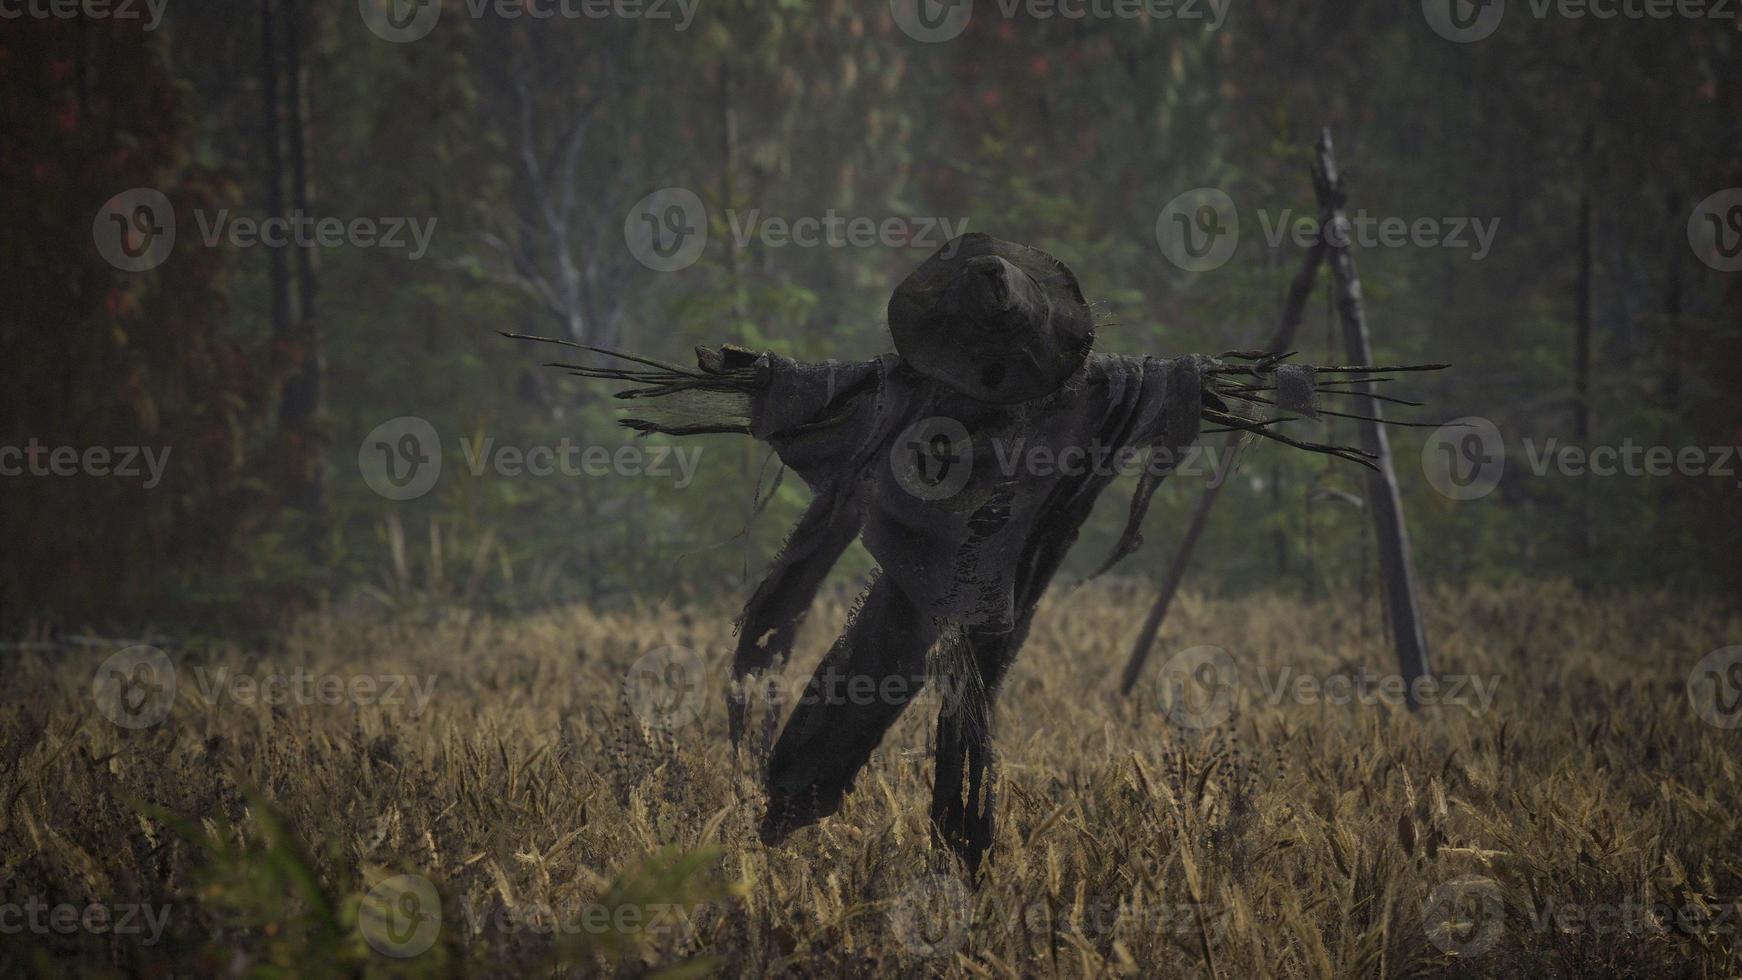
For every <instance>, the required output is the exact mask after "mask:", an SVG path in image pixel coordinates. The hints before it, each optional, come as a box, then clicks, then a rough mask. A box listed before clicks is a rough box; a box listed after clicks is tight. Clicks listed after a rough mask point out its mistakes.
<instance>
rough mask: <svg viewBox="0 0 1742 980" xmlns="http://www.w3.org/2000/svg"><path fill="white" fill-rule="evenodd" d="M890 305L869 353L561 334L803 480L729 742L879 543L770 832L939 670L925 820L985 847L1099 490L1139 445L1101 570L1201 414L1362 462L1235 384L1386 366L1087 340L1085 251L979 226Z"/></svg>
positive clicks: (953, 838) (1295, 383)
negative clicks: (830, 597) (1009, 754)
mask: <svg viewBox="0 0 1742 980" xmlns="http://www.w3.org/2000/svg"><path fill="white" fill-rule="evenodd" d="M888 317H889V331H890V333H891V335H892V336H893V339H894V346H895V353H892V354H885V355H883V356H881V357H878V358H876V359H874V360H871V361H866V362H859V363H842V362H837V361H832V360H831V361H823V362H820V363H811V362H801V361H796V360H792V359H790V358H786V357H782V356H780V355H777V354H772V353H758V352H752V351H748V350H744V349H741V348H737V347H732V346H726V347H722V348H719V349H710V348H698V349H697V352H696V353H697V367H695V368H689V367H685V366H682V365H676V364H668V363H664V362H660V361H655V360H652V359H649V358H643V357H637V356H634V355H629V354H623V353H621V352H617V351H609V350H605V349H602V348H593V347H587V346H585V345H578V344H566V342H562V341H557V343H565V344H566V345H567V346H572V347H581V348H582V349H585V350H589V351H593V352H595V353H600V354H606V355H609V356H612V357H615V358H619V359H622V360H625V361H627V362H630V364H631V366H630V367H626V368H620V367H599V366H590V365H568V364H565V365H553V366H558V367H566V368H569V369H570V370H571V371H572V372H573V373H575V374H578V375H580V376H583V377H588V378H598V379H605V380H614V381H623V382H631V383H632V384H633V387H630V388H627V389H625V390H622V391H620V392H618V397H619V398H627V399H636V400H641V401H640V404H642V405H645V406H646V407H645V409H644V410H642V411H639V412H638V413H637V414H636V417H633V418H628V419H624V420H623V424H625V425H628V426H630V427H632V428H635V429H637V430H639V431H641V432H643V433H647V432H661V433H668V434H672V435H692V434H698V433H718V432H737V433H748V434H749V435H751V436H753V437H755V438H757V439H759V440H762V441H764V442H767V443H769V444H770V445H771V446H772V447H773V448H774V450H775V452H776V453H777V454H778V456H779V458H780V460H781V462H782V463H783V464H784V465H785V466H786V467H788V468H789V469H791V470H792V471H794V472H796V473H797V474H798V475H799V476H800V477H801V478H802V479H803V480H804V481H805V483H807V484H808V485H809V487H810V489H811V492H812V498H811V501H810V504H809V506H808V507H807V508H806V510H805V512H804V515H803V516H802V517H801V518H800V519H799V522H798V524H797V525H796V526H795V527H794V528H793V530H792V533H791V535H790V536H789V537H788V539H787V542H786V544H785V546H784V548H783V549H782V551H781V552H780V554H779V556H778V557H777V558H776V559H775V561H774V563H773V567H772V568H771V569H770V571H769V572H768V574H767V576H766V577H765V578H764V579H763V580H762V582H761V584H760V585H759V586H758V587H757V588H756V590H755V592H754V593H753V594H752V596H751V598H750V600H749V603H748V604H747V605H746V606H745V609H744V612H743V615H742V617H741V619H740V620H739V624H738V625H739V640H738V646H737V650H736V654H735V657H734V662H733V683H732V685H731V688H730V690H729V692H728V719H729V726H730V730H731V737H732V741H733V744H734V746H737V745H739V744H740V743H741V742H742V741H743V739H744V736H745V729H746V724H747V721H746V715H747V707H748V701H749V697H748V692H749V691H751V690H752V689H753V685H754V682H755V680H756V678H757V677H758V676H760V675H763V674H764V673H765V672H767V671H769V670H770V669H771V668H773V667H775V666H776V665H777V664H780V665H784V664H785V662H786V661H787V660H788V658H789V657H790V655H791V653H792V646H793V641H794V638H795V636H796V634H797V631H798V627H799V624H800V622H801V621H802V620H803V618H804V616H805V613H806V611H807V610H808V608H809V607H810V605H811V602H812V600H813V599H814V598H815V596H816V594H817V591H818V589H819V587H820V586H821V584H822V582H823V579H824V578H825V577H826V576H827V574H828V572H829V570H830V569H831V568H832V567H833V565H834V564H835V562H836V560H837V559H839V558H840V556H841V554H842V552H844V551H845V550H846V548H847V546H848V545H850V544H851V543H852V542H853V540H854V539H855V538H860V539H862V540H863V541H864V544H865V547H866V549H867V550H868V551H869V552H870V554H871V555H872V557H873V558H874V559H875V560H876V562H877V565H878V570H877V571H876V573H875V574H874V578H873V580H872V582H871V584H870V586H869V588H868V590H867V591H866V592H865V594H864V596H863V598H862V599H861V601H860V603H859V605H858V607H857V608H856V609H855V610H854V612H853V613H852V615H851V618H850V620H849V622H848V623H847V625H846V629H845V630H844V632H843V633H842V634H841V636H840V638H839V639H838V640H836V641H835V644H834V646H833V647H832V648H831V649H830V650H829V652H828V654H827V655H826V656H825V657H824V658H823V661H822V663H821V664H820V665H819V666H818V667H817V669H816V672H815V673H814V674H813V676H812V677H811V680H810V682H809V684H808V685H807V687H806V690H805V696H804V697H803V698H801V699H800V701H799V703H798V705H797V706H796V707H795V708H794V710H793V712H792V715H791V717H790V718H789V719H788V720H787V722H786V726H785V728H784V730H782V731H781V733H780V736H779V739H778V741H776V742H775V744H774V746H773V749H772V753H771V754H770V755H769V756H768V757H767V759H766V771H765V776H766V786H767V793H768V809H767V812H766V816H765V818H764V820H763V823H762V828H761V836H762V839H763V840H764V841H765V842H767V843H769V844H778V843H780V842H781V841H783V840H784V839H785V838H786V837H787V836H788V835H789V834H791V833H792V832H793V831H795V830H797V829H799V828H802V827H805V826H807V825H809V824H812V823H815V822H817V821H818V820H820V819H822V818H824V817H826V816H829V815H831V814H833V813H835V812H836V811H837V810H838V809H839V808H840V806H841V801H842V798H843V797H844V796H845V795H846V794H847V793H848V792H849V791H850V789H851V788H852V784H853V780H854V778H855V776H856V775H857V774H858V773H859V771H860V769H861V768H862V767H863V766H864V765H865V763H866V761H867V760H868V759H869V758H870V755H871V752H872V750H873V749H875V748H876V747H877V744H878V743H879V742H880V741H881V740H882V738H883V735H884V733H885V732H886V731H887V730H888V729H889V727H890V726H891V725H892V724H893V723H894V722H895V720H896V719H897V718H898V717H899V716H900V715H901V713H902V711H903V710H904V709H905V708H906V707H907V705H908V704H909V703H910V702H911V701H912V700H914V698H915V697H916V696H917V695H918V694H919V693H920V684H919V683H908V681H909V680H910V679H913V678H920V679H921V681H920V683H923V679H924V678H927V677H929V678H930V679H931V681H932V682H933V683H936V684H939V685H941V686H942V688H943V690H944V692H945V697H944V702H943V705H942V708H941V709H940V712H939V719H938V732H937V739H936V774H935V778H934V782H933V791H932V803H931V820H932V826H933V829H934V833H935V835H936V837H937V838H938V839H939V840H940V842H941V843H943V844H945V845H946V846H948V847H949V848H951V849H952V850H954V851H955V852H956V853H957V854H959V855H960V856H961V857H962V858H963V860H964V861H965V862H966V864H967V865H968V866H969V868H970V869H972V868H977V867H978V865H979V863H980V860H981V858H982V856H983V855H984V853H985V851H986V849H987V848H988V847H989V846H990V844H991V841H992V835H993V788H994V781H995V770H994V761H993V744H992V732H993V710H992V708H993V701H994V698H995V696H996V694H997V691H998V688H999V685H1000V683H1001V682H1002V681H1003V679H1004V676H1005V674H1006V672H1008V671H1009V669H1010V666H1011V664H1012V663H1013V662H1014V661H1015V659H1016V655H1017V652H1018V651H1019V650H1020V649H1021V648H1022V644H1023V640H1024V639H1025V638H1026V636H1027V634H1028V630H1029V626H1030V624H1031V623H1032V621H1033V618H1034V611H1035V607H1036V605H1037V604H1038V603H1039V601H1040V598H1041V595H1042V593H1043V592H1045V590H1046V587H1047V584H1048V583H1049V582H1050V581H1052V579H1053V576H1054V575H1055V574H1057V572H1058V570H1059V567H1060V565H1061V563H1062V562H1063V561H1064V558H1065V555H1066V553H1067V552H1068V551H1069V550H1070V547H1071V545H1072V543H1073V542H1075V540H1076V538H1077V534H1078V532H1079V530H1080V529H1081V527H1082V525H1083V522H1084V521H1085V520H1086V519H1087V518H1088V516H1089V512H1090V509H1091V508H1092V507H1093V505H1094V503H1095V500H1096V498H1097V497H1098V496H1099V495H1100V493H1101V491H1102V490H1104V489H1105V488H1106V487H1107V485H1108V484H1109V483H1111V482H1112V481H1113V480H1114V479H1115V478H1116V477H1117V476H1119V475H1120V474H1121V473H1122V472H1131V471H1132V469H1133V467H1132V466H1131V465H1129V464H1130V462H1131V461H1132V459H1133V458H1134V457H1136V456H1137V455H1138V454H1142V455H1143V457H1144V459H1145V462H1144V464H1143V465H1141V466H1140V467H1138V468H1137V471H1138V472H1140V473H1141V476H1140V479H1139V480H1138V483H1137V488H1136V492H1135V494H1134V495H1133V497H1132V500H1131V503H1130V508H1129V512H1128V516H1127V518H1126V525H1125V528H1124V531H1123V533H1122V534H1121V535H1120V537H1119V539H1118V542H1117V544H1116V545H1115V546H1114V549H1113V551H1112V553H1111V554H1110V555H1109V556H1108V557H1107V559H1106V561H1105V562H1103V563H1102V565H1101V571H1105V570H1106V569H1107V568H1109V567H1111V566H1112V565H1113V564H1114V563H1116V562H1118V561H1119V560H1120V559H1121V558H1123V557H1125V556H1126V555H1128V554H1130V553H1131V552H1132V551H1133V550H1134V549H1135V548H1136V547H1137V546H1138V544H1139V543H1140V537H1139V529H1140V527H1141V525H1142V521H1143V516H1144V513H1145V511H1146V510H1147V508H1148V505H1149V501H1150V499H1151V497H1152V496H1153V495H1154V493H1155V490H1156V488H1157V487H1158V486H1159V485H1160V483H1161V481H1162V480H1163V479H1164V478H1165V477H1166V476H1167V475H1168V474H1169V473H1171V472H1173V471H1174V470H1175V469H1177V468H1178V467H1179V465H1180V463H1181V462H1182V461H1183V460H1185V459H1186V453H1187V450H1188V448H1189V447H1190V446H1191V445H1192V443H1193V442H1194V441H1195V440H1196V439H1197V438H1198V436H1199V433H1200V424H1201V422H1202V421H1205V420H1207V421H1209V422H1211V423H1212V424H1214V425H1216V426H1218V427H1221V428H1223V429H1240V430H1244V431H1248V432H1251V433H1253V434H1254V435H1258V436H1263V437H1266V438H1272V439H1277V440H1279V441H1282V442H1285V443H1287V444H1289V445H1292V446H1296V447H1298V448H1302V449H1308V450H1312V451H1316V452H1323V453H1329V454H1331V455H1336V456H1339V457H1342V458H1346V459H1351V460H1355V461H1357V462H1363V463H1368V462H1369V461H1368V460H1367V459H1365V458H1363V454H1362V453H1361V452H1360V451H1359V450H1356V449H1351V448H1344V447H1337V446H1326V445H1317V444H1313V443H1308V442H1302V441H1298V440H1294V439H1291V438H1289V437H1286V436H1283V435H1281V434H1279V433H1276V432H1275V431H1273V430H1272V429H1271V428H1270V426H1271V424H1273V423H1274V422H1277V421H1284V420H1285V419H1281V418H1277V419H1269V420H1255V419H1252V418H1248V417H1246V416H1245V415H1242V414H1238V413H1236V412H1234V411H1232V410H1231V409H1230V408H1229V406H1228V404H1227V401H1226V399H1227V398H1228V397H1234V398H1243V399H1245V400H1248V401H1252V402H1261V403H1265V404H1272V405H1275V406H1277V407H1280V408H1281V409H1283V410H1285V411H1292V412H1293V413H1295V414H1297V415H1307V416H1312V415H1314V414H1315V413H1314V407H1313V405H1314V401H1315V399H1316V397H1317V395H1318V394H1319V393H1321V392H1322V391H1333V390H1335V389H1333V388H1329V387H1326V388H1323V389H1321V388H1320V387H1319V385H1318V383H1317V381H1316V378H1315V370H1317V371H1343V372H1362V373H1365V372H1370V371H1371V370H1374V369H1369V368H1319V369H1314V368H1310V367H1301V366H1292V365H1288V364H1284V363H1283V358H1281V357H1276V356H1271V355H1268V354H1262V353H1259V352H1230V353H1229V354H1225V355H1223V357H1222V358H1220V359H1218V358H1210V357H1205V356H1201V355H1187V356H1183V357H1177V358H1172V359H1167V358H1159V357H1152V356H1131V355H1123V354H1108V353H1097V352H1094V351H1093V344H1094V337H1095V330H1094V318H1093V316H1092V314H1091V312H1090V308H1089V304H1088V303H1087V302H1086V301H1085V300H1084V298H1083V293H1082V290H1081V289H1080V288H1079V286H1078V284H1077V279H1076V277H1075V276H1074V275H1073V274H1072V273H1071V271H1070V270H1069V269H1068V268H1066V267H1065V265H1064V264H1063V263H1062V262H1060V261H1059V260H1057V259H1055V258H1053V257H1052V256H1050V255H1048V254H1046V253H1045V252H1042V251H1040V250H1039V249H1036V248H1031V247H1027V246H1023V245H1017V244H1014V243H1011V242H1006V241H1002V240H999V239H997V238H993V237H992V236H990V235H986V234H980V233H975V234H968V235H964V236H962V237H960V238H957V239H956V240H954V241H952V242H950V243H949V244H947V245H945V246H944V247H943V248H942V249H941V250H940V251H939V252H938V253H937V254H935V255H933V256H932V257H931V258H929V259H927V260H926V261H925V262H924V264H922V265H921V266H920V267H919V268H918V269H917V270H915V271H914V272H913V273H912V274H911V275H909V276H908V277H907V279H906V280H905V281H904V282H903V283H902V284H901V285H900V287H899V288H898V289H896V291H895V294H894V296H893V297H892V298H891V299H890V301H889V310H888ZM511 336H518V335H511ZM524 339H542V338H524ZM1409 369H1413V368H1409ZM1381 370H1389V369H1381ZM1257 391H1270V392H1274V394H1275V397H1274V398H1273V399H1266V398H1264V397H1263V396H1261V395H1256V394H1253V392H1257ZM1121 464H1124V465H1121ZM1096 574H1099V572H1097V573H1096ZM860 679H867V681H865V682H860ZM844 680H845V681H847V682H848V683H845V684H843V683H842V682H843V681H844ZM854 691H857V692H861V693H862V692H864V691H874V692H876V693H875V695H874V696H871V697H863V696H859V697H854V696H851V693H852V692H854ZM843 692H846V693H843ZM771 720H772V718H771Z"/></svg>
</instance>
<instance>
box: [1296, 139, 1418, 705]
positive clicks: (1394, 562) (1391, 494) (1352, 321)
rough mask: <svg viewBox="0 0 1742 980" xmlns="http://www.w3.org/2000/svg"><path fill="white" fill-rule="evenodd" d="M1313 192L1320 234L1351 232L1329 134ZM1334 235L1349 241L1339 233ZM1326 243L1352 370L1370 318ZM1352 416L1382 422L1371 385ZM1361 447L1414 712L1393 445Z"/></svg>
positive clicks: (1407, 569)
mask: <svg viewBox="0 0 1742 980" xmlns="http://www.w3.org/2000/svg"><path fill="white" fill-rule="evenodd" d="M1313 187H1314V189H1315V190H1316V191H1317V192H1318V198H1319V213H1320V214H1321V215H1328V217H1329V220H1328V221H1326V222H1325V223H1324V225H1323V228H1322V231H1323V233H1324V234H1325V235H1330V234H1332V233H1333V232H1336V231H1338V230H1346V229H1348V228H1349V225H1348V219H1347V217H1346V216H1345V215H1344V213H1343V204H1344V200H1345V198H1344V193H1343V186H1342V181H1341V179H1340V177H1339V176H1338V173H1337V160H1336V156H1335V155H1334V154H1333V152H1332V148H1331V132H1330V130H1328V129H1327V130H1325V131H1324V132H1323V133H1321V134H1320V136H1319V146H1318V164H1317V166H1315V167H1314V168H1313ZM1337 237H1339V238H1344V237H1346V236H1344V235H1341V234H1339V235H1338V236H1337ZM1328 244H1329V245H1330V247H1331V248H1330V261H1331V273H1332V275H1333V276H1334V277H1335V279H1336V289H1337V313H1338V316H1339V318H1340V319H1341V320H1342V323H1343V342H1344V346H1345V347H1346V348H1347V352H1348V356H1349V358H1350V359H1351V360H1352V361H1353V362H1354V363H1356V364H1371V363H1373V352H1372V342H1371V340H1370V339H1369V334H1368V330H1367V312H1366V309H1365V307H1364V305H1363V303H1362V300H1361V279H1360V277H1359V276H1358V275H1357V274H1356V272H1355V257H1354V255H1353V254H1351V253H1350V250H1349V242H1348V241H1346V240H1344V241H1340V242H1339V241H1333V242H1329V243H1328ZM1355 388H1356V390H1358V391H1359V392H1360V394H1359V395H1358V396H1357V397H1356V405H1357V407H1356V408H1355V409H1354V410H1353V411H1355V412H1356V413H1357V414H1360V415H1365V416H1368V417H1369V418H1371V419H1380V418H1382V414H1381V409H1380V407H1379V401H1378V399H1375V398H1373V397H1371V396H1372V394H1373V386H1372V385H1371V384H1363V385H1358V386H1355ZM1358 424H1359V427H1360V431H1361V448H1362V449H1363V450H1364V451H1366V452H1368V453H1370V454H1372V455H1373V456H1375V457H1376V459H1375V460H1374V462H1375V463H1377V464H1378V468H1377V469H1376V470H1375V471H1374V472H1372V473H1370V474H1369V475H1368V477H1367V483H1368V492H1367V497H1368V500H1369V501H1371V503H1372V513H1373V520H1374V529H1375V530H1376V531H1377V532H1378V537H1379V571H1380V576H1381V577H1382V578H1383V580H1384V584H1385V602H1386V608H1387V609H1388V610H1389V611H1390V616H1389V619H1390V621H1391V633H1392V639H1393V641H1394V642H1395V645H1396V647H1397V665H1398V669H1399V671H1400V672H1401V673H1402V675H1403V680H1404V684H1405V686H1406V690H1407V692H1408V703H1409V706H1410V708H1411V709H1414V708H1416V707H1418V705H1417V703H1416V698H1415V682H1416V680H1417V679H1418V678H1421V677H1425V676H1429V673H1430V668H1429V664H1428V648H1427V634H1426V632H1425V631H1424V630H1423V628H1422V622H1421V606H1420V602H1419V599H1418V598H1417V595H1416V587H1415V569H1414V566H1413V564H1412V563H1411V559H1410V549H1409V530H1408V528H1406V527H1405V526H1404V523H1403V498H1402V495H1401V494H1400V493H1399V492H1398V489H1397V473H1396V471H1395V470H1394V469H1393V466H1392V460H1391V441H1390V439H1388V438H1387V437H1386V434H1385V429H1384V427H1383V425H1381V424H1380V422H1378V421H1363V422H1360V423H1358Z"/></svg>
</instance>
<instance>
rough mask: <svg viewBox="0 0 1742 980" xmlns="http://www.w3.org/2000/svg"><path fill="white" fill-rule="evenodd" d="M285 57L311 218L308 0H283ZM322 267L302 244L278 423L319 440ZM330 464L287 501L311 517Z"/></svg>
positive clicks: (300, 204)
mask: <svg viewBox="0 0 1742 980" xmlns="http://www.w3.org/2000/svg"><path fill="white" fill-rule="evenodd" d="M284 3H285V4H286V6H285V18H284V36H285V37H284V40H285V44H284V55H285V80H286V84H287V86H288V87H287V91H286V100H285V101H286V106H287V107H288V108H289V110H290V124H289V126H288V127H287V131H288V136H289V144H290V167H291V173H290V180H291V201H292V207H293V208H295V210H296V213H298V214H300V215H304V216H308V217H312V216H313V214H314V210H313V196H314V195H313V190H312V188H311V186H310V180H309V159H308V156H309V154H308V94H307V91H306V89H305V87H304V82H305V81H306V72H307V69H306V66H305V64H304V59H303V51H304V46H303V37H304V34H305V31H306V30H307V28H308V26H309V24H308V7H307V0H284ZM317 269H318V264H317V262H316V256H315V252H314V248H313V247H312V246H311V245H307V244H303V245H299V246H298V247H297V250H296V282H297V293H296V296H297V311H296V312H297V318H296V324H295V336H296V348H297V353H298V356H299V358H300V360H299V363H298V367H297V370H296V372H295V374H293V375H292V376H291V378H290V380H289V381H287V382H286V383H285V386H284V394H283V397H282V399H281V401H280V402H279V411H278V422H279V425H280V426H281V427H282V428H283V429H285V430H286V431H291V432H297V433H300V434H301V435H302V436H303V438H304V439H305V440H312V439H313V438H314V437H315V433H314V431H313V428H314V423H315V420H316V418H317V417H318V416H319V415H320V413H321V409H322V402H323V395H324V392H323V388H324V382H325V377H326V351H325V349H324V346H323V344H322V343H321V329H320V316H319V305H318V303H319V282H318V279H317ZM325 484H326V465H325V462H324V460H323V459H322V458H321V456H320V455H319V454H316V455H315V457H314V459H313V461H312V463H311V466H310V469H309V471H308V474H307V477H306V479H304V480H303V481H302V482H301V483H299V484H298V485H295V486H292V487H291V488H289V490H288V491H287V493H286V497H287V500H288V502H289V503H290V504H291V505H292V506H295V507H298V508H301V509H302V510H305V511H308V512H310V513H314V512H318V511H320V510H321V509H322V507H323V506H324V499H325V493H324V491H325Z"/></svg>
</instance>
